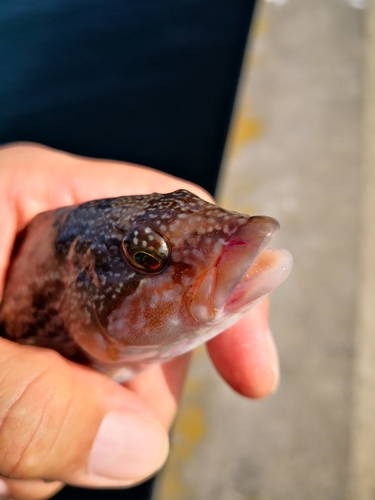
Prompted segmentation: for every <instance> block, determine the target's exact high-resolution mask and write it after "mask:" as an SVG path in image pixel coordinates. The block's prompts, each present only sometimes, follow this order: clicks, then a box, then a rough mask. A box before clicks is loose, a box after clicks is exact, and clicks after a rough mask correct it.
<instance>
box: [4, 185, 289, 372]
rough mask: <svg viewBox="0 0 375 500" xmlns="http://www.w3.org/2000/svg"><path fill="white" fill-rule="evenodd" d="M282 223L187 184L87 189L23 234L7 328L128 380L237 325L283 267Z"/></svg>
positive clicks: (27, 341) (10, 286) (9, 334)
mask: <svg viewBox="0 0 375 500" xmlns="http://www.w3.org/2000/svg"><path fill="white" fill-rule="evenodd" d="M278 230H279V223H278V222H277V221H276V220H275V219H274V218H272V217H268V216H259V215H256V216H249V215H245V214H240V213H237V212H233V211H228V210H225V209H223V208H220V207H219V206H217V205H215V204H213V203H209V202H207V201H205V200H203V199H201V198H199V197H198V196H196V195H194V194H192V193H191V192H189V191H187V190H181V189H180V190H177V191H174V192H172V193H167V194H160V193H153V194H146V195H134V196H122V197H116V198H106V199H100V200H93V201H88V202H86V203H83V204H79V205H73V206H68V207H62V208H58V209H55V210H51V211H47V212H43V213H40V214H38V215H37V216H35V217H34V218H33V219H32V220H31V222H29V224H28V225H27V226H26V227H25V228H24V230H23V231H22V232H21V234H20V235H19V237H18V239H17V241H16V244H15V246H14V250H13V256H12V258H11V263H10V265H9V268H8V271H7V276H6V281H5V288H4V293H3V297H2V301H1V303H0V336H1V337H3V338H5V339H8V340H12V341H15V342H18V343H20V344H24V345H32V346H38V347H44V348H50V349H54V350H55V351H57V352H59V353H60V354H61V355H62V356H64V357H66V358H68V359H70V360H72V361H77V362H80V363H83V364H85V365H88V366H90V367H92V368H94V369H97V370H99V371H102V372H104V373H106V374H108V375H109V376H111V377H112V378H114V379H115V380H117V381H119V382H125V381H127V380H129V379H130V378H131V377H133V376H134V375H135V374H137V373H138V372H139V371H140V370H143V369H145V368H146V367H147V366H150V365H151V364H152V363H163V362H165V361H168V360H170V359H172V358H174V357H176V356H179V355H181V354H183V353H185V352H187V351H189V350H191V349H193V348H194V347H196V346H197V345H199V344H201V343H203V342H206V341H207V340H209V339H211V338H213V337H214V336H215V335H217V334H219V333H221V332H222V331H223V330H225V329H227V328H228V327H229V326H231V325H233V324H234V323H235V322H236V321H238V319H239V318H240V317H242V316H243V315H244V314H246V313H247V312H248V311H249V310H250V309H251V307H253V306H254V305H255V304H256V303H257V302H258V301H259V300H260V299H261V298H263V297H264V296H266V295H268V294H269V293H270V292H271V291H272V290H274V289H275V288H276V287H277V286H278V285H280V283H281V282H283V281H284V280H285V278H286V277H287V276H288V274H289V272H290V270H291V266H292V256H291V254H290V253H289V252H288V251H287V250H274V249H270V248H268V245H269V243H270V241H271V240H272V239H273V237H274V236H275V234H276V233H277V232H278Z"/></svg>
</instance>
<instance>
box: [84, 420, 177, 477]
mask: <svg viewBox="0 0 375 500" xmlns="http://www.w3.org/2000/svg"><path fill="white" fill-rule="evenodd" d="M168 451H169V444H168V435H167V433H166V431H165V430H164V428H163V427H162V425H161V424H160V423H159V422H157V421H156V420H152V419H151V418H147V417H144V416H142V415H139V414H136V413H129V412H121V411H113V412H111V413H108V414H107V415H106V416H105V417H104V420H103V421H102V423H101V425H100V428H99V431H98V434H97V436H96V439H95V441H94V444H93V447H92V449H91V454H90V458H89V463H88V472H89V473H91V474H95V475H97V476H101V477H105V478H108V479H117V480H124V481H125V480H126V481H128V480H136V479H143V478H145V477H147V476H150V475H151V474H153V473H154V472H156V471H157V470H158V469H159V468H160V467H161V466H162V465H163V463H164V462H165V460H166V458H167V455H168Z"/></svg>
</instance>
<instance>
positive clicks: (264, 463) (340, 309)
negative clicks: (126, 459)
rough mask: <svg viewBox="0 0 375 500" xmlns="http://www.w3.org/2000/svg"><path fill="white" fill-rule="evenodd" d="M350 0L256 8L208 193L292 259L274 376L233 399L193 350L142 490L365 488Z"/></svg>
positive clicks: (351, 499)
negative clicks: (257, 397)
mask: <svg viewBox="0 0 375 500" xmlns="http://www.w3.org/2000/svg"><path fill="white" fill-rule="evenodd" d="M363 7H365V2H364V1H363V0H362V1H361V0H350V1H349V0H289V1H287V0H273V1H269V2H267V3H261V4H260V8H259V9H258V16H257V21H256V23H255V26H254V30H253V37H252V43H251V44H250V49H251V50H249V56H248V58H247V61H246V63H245V68H244V75H243V83H242V90H241V92H240V96H239V100H238V106H237V113H236V117H235V120H234V126H233V132H232V136H231V140H230V144H229V146H228V152H227V161H226V164H225V167H224V169H223V175H222V179H221V185H220V190H219V201H220V203H221V204H222V205H224V206H226V207H229V208H232V209H235V210H239V211H242V212H247V213H263V214H267V215H271V216H274V217H276V218H277V219H278V220H279V221H280V222H281V226H282V230H281V232H280V234H279V236H278V239H277V245H278V246H280V247H285V248H288V249H289V250H290V251H291V252H292V254H293V256H294V270H293V272H292V275H291V276H290V278H289V279H288V281H287V282H286V283H285V284H283V285H282V287H280V289H279V290H277V291H276V292H275V293H273V295H272V323H271V324H272V329H273V331H274V335H275V338H276V342H277V345H278V348H279V352H280V358H281V372H282V379H281V385H280V387H279V390H278V392H277V393H276V394H275V395H274V396H272V397H270V398H269V399H267V400H264V401H248V400H246V399H244V398H241V397H240V396H237V395H236V394H234V393H233V392H232V391H231V390H230V389H229V388H228V387H227V386H226V385H225V383H224V382H223V381H222V380H220V379H219V376H218V375H217V374H216V373H215V372H214V370H213V368H212V367H211V365H210V363H209V361H208V360H207V358H206V355H205V353H204V350H203V349H201V350H198V352H197V354H196V356H195V360H194V364H193V367H192V370H191V375H190V378H189V380H188V382H187V387H186V391H185V397H184V401H183V404H182V407H181V412H180V415H179V418H178V420H177V423H176V427H175V432H174V437H173V447H172V453H171V458H170V460H169V462H168V465H167V467H166V469H165V471H164V474H163V477H162V479H161V481H160V483H159V488H158V492H157V494H155V500H172V499H173V500H193V499H194V500H305V499H306V500H318V499H319V500H342V499H348V500H367V499H375V397H374V393H375V340H374V338H375V335H374V333H375V306H374V305H373V304H374V302H375V264H374V256H375V224H374V222H373V217H372V214H373V213H375V167H374V163H375V140H374V141H372V140H371V139H372V137H373V136H374V134H375V0H369V2H368V5H367V8H366V9H363ZM371 42H373V43H372V44H371ZM372 54H373V57H371V55H372ZM373 66H374V67H373ZM363 124H364V128H362V127H363ZM372 143H374V144H372ZM373 366H374V368H373Z"/></svg>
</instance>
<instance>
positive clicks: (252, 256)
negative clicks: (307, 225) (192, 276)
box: [190, 216, 292, 321]
mask: <svg viewBox="0 0 375 500" xmlns="http://www.w3.org/2000/svg"><path fill="white" fill-rule="evenodd" d="M279 229H280V225H279V223H278V221H277V220H276V219H273V218H272V217H267V216H253V217H249V219H248V220H247V221H246V222H245V223H244V224H242V225H241V226H240V227H239V228H238V229H237V230H236V231H235V233H234V234H233V235H232V236H231V237H230V238H229V239H228V240H227V241H225V242H223V249H222V252H221V254H220V256H219V258H218V260H217V262H216V263H215V265H214V266H213V267H212V268H211V269H209V270H208V271H207V272H206V273H205V275H204V277H203V279H202V280H201V282H200V285H199V288H198V290H196V293H195V295H194V298H193V300H192V303H191V307H190V312H191V314H192V315H193V316H194V318H195V319H196V320H197V321H207V320H209V319H214V318H216V317H218V316H222V315H227V314H232V313H233V314H234V313H239V312H241V311H243V310H247V309H250V308H251V307H252V306H253V305H254V304H255V303H256V302H257V301H258V300H259V299H261V298H262V297H264V296H265V295H268V294H269V293H270V292H272V290H274V289H275V288H276V287H277V286H279V285H280V284H281V283H282V282H283V281H284V280H285V279H286V278H287V276H288V275H289V273H290V270H291V266H292V256H291V254H290V253H289V252H288V251H287V250H273V249H272V250H271V249H270V248H267V246H268V245H269V243H270V242H271V240H272V239H273V238H274V236H275V235H276V234H277V232H278V231H279Z"/></svg>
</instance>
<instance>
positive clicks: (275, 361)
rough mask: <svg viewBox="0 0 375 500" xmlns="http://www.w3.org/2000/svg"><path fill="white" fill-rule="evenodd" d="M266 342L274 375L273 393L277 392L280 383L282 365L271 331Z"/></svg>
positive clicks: (268, 332)
mask: <svg viewBox="0 0 375 500" xmlns="http://www.w3.org/2000/svg"><path fill="white" fill-rule="evenodd" d="M265 340H266V347H267V352H268V360H269V363H270V366H271V369H272V371H273V374H274V383H273V386H272V392H276V391H277V388H278V386H279V381H280V365H279V356H278V355H277V349H276V345H275V341H274V340H273V336H272V332H271V330H270V329H268V331H267V334H266V338H265Z"/></svg>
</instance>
